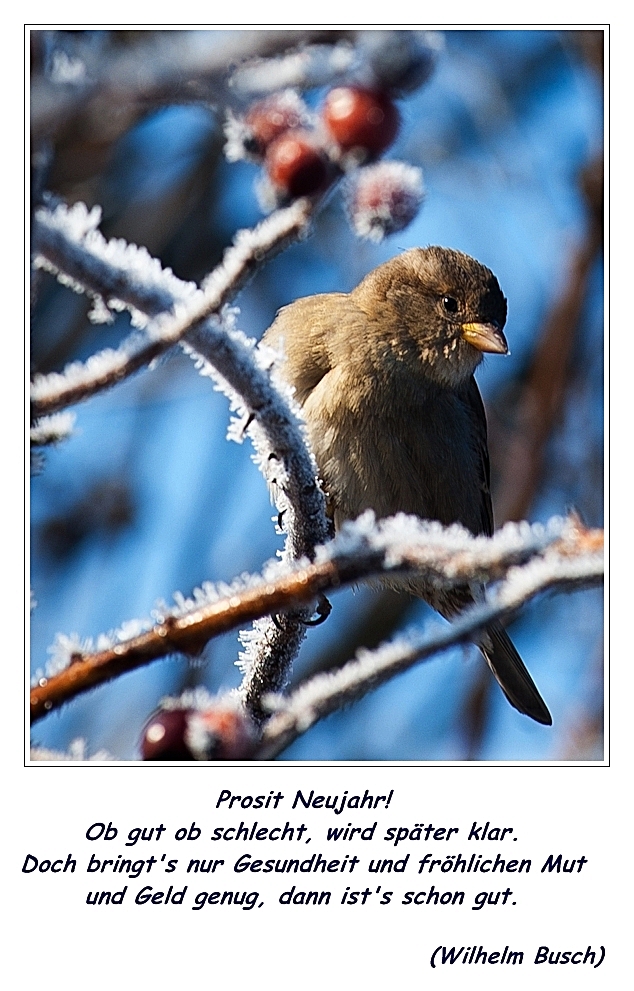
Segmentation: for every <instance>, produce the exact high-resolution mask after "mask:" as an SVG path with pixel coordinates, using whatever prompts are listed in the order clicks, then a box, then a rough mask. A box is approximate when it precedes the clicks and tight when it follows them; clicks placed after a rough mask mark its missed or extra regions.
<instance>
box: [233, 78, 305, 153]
mask: <svg viewBox="0 0 634 991" xmlns="http://www.w3.org/2000/svg"><path fill="white" fill-rule="evenodd" d="M306 112H307V111H306V106H305V104H304V103H303V101H302V100H300V98H299V97H298V96H297V94H296V93H295V92H293V90H285V91H284V92H283V93H276V94H274V95H273V96H269V97H267V98H266V99H264V100H258V101H257V103H253V104H252V105H251V106H250V107H249V110H248V111H247V113H246V115H245V118H244V123H245V124H246V126H247V128H248V131H249V134H250V140H251V146H252V150H253V151H254V152H256V153H257V154H260V155H263V154H264V153H265V151H266V149H267V148H268V146H269V145H270V144H271V142H272V141H274V140H275V138H278V137H279V136H280V134H283V133H284V132H285V131H292V130H295V129H297V128H299V127H300V126H301V124H302V121H303V119H304V118H305V116H306Z"/></svg>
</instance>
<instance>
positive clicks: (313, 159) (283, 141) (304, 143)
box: [266, 131, 328, 199]
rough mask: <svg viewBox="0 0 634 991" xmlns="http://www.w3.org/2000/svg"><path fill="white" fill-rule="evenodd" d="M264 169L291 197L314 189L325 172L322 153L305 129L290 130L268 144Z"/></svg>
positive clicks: (274, 182) (315, 189) (302, 194)
mask: <svg viewBox="0 0 634 991" xmlns="http://www.w3.org/2000/svg"><path fill="white" fill-rule="evenodd" d="M266 171H267V173H268V176H269V179H270V180H271V182H272V183H273V185H274V186H275V187H276V188H277V189H278V190H279V191H280V192H282V193H284V194H285V195H286V196H288V197H290V198H291V199H295V198H296V197H298V196H310V195H311V194H312V193H316V192H317V191H318V190H319V189H321V188H322V186H324V185H325V183H326V179H327V176H328V166H327V164H326V160H325V158H324V156H323V155H322V153H321V151H320V150H319V148H318V147H317V146H316V145H315V143H314V141H313V140H312V138H311V135H310V134H308V133H307V132H305V131H289V132H287V133H286V134H282V135H281V136H280V137H279V138H276V139H275V141H273V143H272V144H271V145H269V148H268V150H267V153H266Z"/></svg>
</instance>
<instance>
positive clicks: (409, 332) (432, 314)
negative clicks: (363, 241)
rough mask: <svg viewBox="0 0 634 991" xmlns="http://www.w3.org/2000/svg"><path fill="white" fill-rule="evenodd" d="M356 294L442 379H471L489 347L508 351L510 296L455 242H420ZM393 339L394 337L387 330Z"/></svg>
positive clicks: (424, 367) (431, 373) (368, 279)
mask: <svg viewBox="0 0 634 991" xmlns="http://www.w3.org/2000/svg"><path fill="white" fill-rule="evenodd" d="M353 296H355V297H356V300H357V302H358V304H359V305H360V306H362V307H363V308H364V309H366V311H367V310H368V308H370V307H371V308H372V309H373V311H374V312H375V313H376V314H380V316H379V319H378V320H377V321H375V323H376V325H381V326H385V327H386V329H387V328H388V327H389V328H390V332H393V331H397V333H396V336H395V337H393V339H394V341H395V343H396V342H398V344H396V346H397V347H401V348H402V347H403V342H404V341H405V340H407V341H408V342H409V347H408V349H407V350H408V353H409V354H410V355H411V354H412V353H414V354H415V355H416V358H417V359H418V360H419V361H420V362H421V363H422V368H421V371H423V372H424V374H425V375H426V376H427V377H428V378H430V379H432V380H433V381H435V382H436V383H437V384H438V385H442V386H448V387H452V386H453V387H455V386H457V385H460V384H461V383H462V382H464V381H466V380H467V379H468V378H469V377H470V376H471V375H472V374H473V372H474V370H475V369H476V367H477V366H478V365H479V363H480V362H481V361H482V357H483V354H484V353H485V352H490V353H492V354H508V353H509V351H508V345H507V343H506V338H505V337H504V334H503V332H502V330H503V327H504V324H505V323H506V299H505V298H504V295H503V293H502V290H501V289H500V286H499V283H498V280H497V279H496V277H495V276H494V274H493V272H491V270H490V269H488V268H486V266H484V265H481V264H480V262H478V261H476V260H475V259H474V258H471V257H470V256H469V255H465V254H463V253H462V252H461V251H454V250H452V249H450V248H438V247H430V248H413V249H411V250H409V251H405V252H403V254H401V255H397V256H396V257H395V258H392V259H391V260H390V261H388V262H386V263H385V264H384V265H379V267H378V268H376V269H374V271H373V272H370V274H369V275H368V276H366V278H365V279H364V280H363V282H361V283H360V285H359V286H358V287H357V289H356V290H354V292H353ZM385 340H386V341H387V336H386V337H385Z"/></svg>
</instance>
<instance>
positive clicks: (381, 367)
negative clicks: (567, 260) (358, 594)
mask: <svg viewBox="0 0 634 991" xmlns="http://www.w3.org/2000/svg"><path fill="white" fill-rule="evenodd" d="M506 315H507V303H506V299H505V297H504V295H503V293H502V290H501V289H500V286H499V283H498V280H497V279H496V277H495V275H494V274H493V272H491V270H490V269H488V268H486V267H485V266H484V265H482V264H480V262H478V261H476V260H475V259H474V258H471V257H470V256H469V255H466V254H463V253H462V252H460V251H455V250H452V249H449V248H441V247H427V248H413V249H411V250H409V251H405V252H403V253H402V254H400V255H398V256H396V257H395V258H392V259H391V260H390V261H388V262H385V263H384V264H382V265H379V266H378V267H377V268H375V269H374V270H373V271H372V272H370V273H369V274H368V275H367V276H366V277H365V278H364V279H363V280H362V281H361V282H360V283H359V285H358V286H357V287H356V288H355V289H353V290H352V292H350V293H341V292H337V293H326V294H323V295H316V296H309V297H306V298H303V299H298V300H296V301H295V302H294V303H291V304H290V305H288V306H285V307H283V308H282V309H281V310H280V311H279V313H278V314H277V316H276V318H275V320H274V322H273V324H272V325H271V326H270V327H269V329H268V330H267V331H266V333H265V335H264V341H265V343H266V344H268V345H271V346H272V347H275V348H277V349H278V350H281V351H282V352H283V354H284V360H283V362H282V365H281V368H280V374H281V375H282V377H283V378H284V379H285V380H286V381H287V382H288V383H289V384H290V385H291V386H292V387H293V388H294V391H295V398H296V400H297V401H298V403H299V404H300V406H301V408H302V412H303V415H304V418H305V420H306V425H307V429H308V435H309V439H310V443H311V446H312V449H313V452H314V454H315V457H316V460H317V465H318V468H319V473H320V478H321V479H322V482H323V485H324V489H325V491H326V495H327V501H328V512H329V514H330V516H331V517H332V519H333V521H334V524H335V528H336V529H338V528H339V527H340V526H341V523H342V522H343V521H344V520H353V519H356V517H358V516H359V515H360V514H361V513H363V512H364V511H365V510H367V509H371V510H373V511H374V513H375V515H376V517H377V518H378V519H381V518H384V517H388V516H393V515H394V514H396V513H399V512H402V513H410V514H415V515H416V516H419V517H422V518H423V519H428V520H438V521H439V522H440V523H442V524H443V525H445V526H449V525H450V524H452V523H460V524H462V525H463V526H464V527H466V528H467V529H468V530H470V531H471V533H473V534H486V535H487V536H490V535H491V534H492V533H493V529H494V525H493V507H492V502H491V488H490V472H489V453H488V446H487V422H486V414H485V410H484V405H483V402H482V398H481V395H480V391H479V389H478V386H477V384H476V381H475V378H474V372H475V370H476V368H477V366H478V365H479V364H480V362H481V361H482V358H483V355H484V354H487V353H489V354H508V345H507V342H506V338H505V336H504V333H503V328H504V325H505V323H506ZM405 586H406V587H407V588H408V589H409V590H410V591H411V592H413V593H414V594H415V595H417V596H419V597H420V598H422V599H424V600H425V601H426V602H428V603H429V604H430V605H431V606H432V607H433V608H434V609H436V610H437V611H438V612H439V613H440V614H441V615H442V616H444V617H445V618H446V619H451V618H452V617H453V616H455V615H456V614H457V613H459V612H460V611H461V610H463V609H465V608H466V607H468V606H469V605H471V604H472V603H473V602H474V601H475V597H474V592H475V595H477V594H478V592H477V590H474V589H473V588H472V587H470V586H467V585H465V586H462V587H460V588H456V589H451V590H449V591H447V590H440V589H438V588H436V587H434V586H432V585H431V584H430V583H426V582H424V581H423V580H422V579H409V580H407V581H406V583H405ZM399 587H401V588H402V587H404V585H403V583H401V584H400V585H399ZM478 646H479V648H480V650H481V652H482V654H483V655H484V658H485V660H486V661H487V663H488V665H489V667H490V668H491V671H492V672H493V674H494V676H495V678H496V679H497V681H498V683H499V685H500V687H501V688H502V691H503V692H504V694H505V695H506V697H507V699H508V701H509V702H510V703H511V705H512V706H514V707H515V708H516V709H518V710H519V711H520V712H522V713H525V714H526V715H527V716H530V717H531V718H532V719H534V720H536V721H537V722H538V723H543V724H545V725H550V724H551V723H552V719H551V716H550V713H549V711H548V708H547V707H546V704H545V703H544V701H543V699H542V698H541V696H540V694H539V692H538V690H537V688H536V686H535V684H534V682H533V680H532V678H531V676H530V674H529V673H528V671H527V669H526V667H525V665H524V663H523V662H522V660H521V658H520V656H519V654H518V652H517V650H516V649H515V647H514V646H513V643H512V641H511V639H510V637H509V636H508V634H507V632H506V630H505V629H504V628H503V627H502V626H501V624H499V623H492V624H490V625H489V626H488V627H487V628H486V629H485V631H484V632H483V634H481V636H480V638H479V640H478Z"/></svg>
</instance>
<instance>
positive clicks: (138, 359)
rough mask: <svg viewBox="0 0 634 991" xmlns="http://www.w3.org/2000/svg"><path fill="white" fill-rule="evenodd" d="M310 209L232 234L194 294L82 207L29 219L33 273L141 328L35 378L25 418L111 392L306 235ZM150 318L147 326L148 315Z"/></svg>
mask: <svg viewBox="0 0 634 991" xmlns="http://www.w3.org/2000/svg"><path fill="white" fill-rule="evenodd" d="M312 212H313V203H311V201H309V200H306V199H302V200H297V201H296V202H295V203H293V204H292V205H291V206H290V207H287V208H285V209H282V210H278V211H276V212H275V213H274V214H272V215H271V216H270V217H267V218H266V219H265V220H263V221H262V222H261V223H260V224H258V225H257V227H255V228H253V230H243V231H238V233H237V235H236V237H235V239H234V243H233V245H232V246H231V247H230V248H228V249H227V251H226V252H225V255H224V258H223V260H222V262H221V263H220V265H218V267H217V268H216V269H214V271H213V272H211V273H210V274H209V275H208V276H207V278H206V279H205V280H204V282H203V284H202V288H201V289H197V288H196V286H195V284H194V283H191V282H182V281H181V280H180V279H177V278H176V276H175V275H174V274H173V273H172V271H171V270H170V269H163V268H162V267H161V264H160V262H159V261H158V260H157V259H155V258H152V257H151V255H150V254H149V253H148V252H147V251H146V249H145V248H139V247H137V246H136V245H134V244H126V242H125V241H123V240H120V239H111V240H110V241H106V239H105V238H104V237H103V235H102V234H101V233H100V231H99V230H98V229H97V228H98V224H99V221H100V219H101V211H100V210H99V208H98V207H94V208H93V209H92V210H91V211H90V212H89V211H88V210H87V209H86V207H85V206H84V204H83V203H78V204H76V205H75V206H73V207H71V208H70V209H69V208H68V207H67V206H66V205H65V204H61V205H58V206H57V207H55V209H53V210H50V209H48V208H46V207H43V208H41V209H40V210H38V211H37V213H36V219H35V227H34V244H35V259H34V264H35V265H36V267H40V268H45V269H47V270H48V271H50V272H53V273H54V274H55V275H56V276H57V277H58V279H59V280H60V281H61V282H62V283H63V284H65V285H68V286H69V287H70V288H72V289H74V290H75V291H76V292H87V293H89V295H91V296H92V297H93V298H95V299H96V301H97V306H98V309H99V311H100V312H101V313H102V314H103V315H106V316H107V314H108V312H109V311H110V310H122V309H124V308H127V309H129V310H130V312H131V314H132V320H133V324H135V323H136V325H137V326H143V325H145V324H147V326H146V327H145V330H144V332H143V333H139V332H137V333H133V334H131V335H129V336H128V337H127V338H126V339H125V340H124V341H123V343H122V344H121V345H120V346H119V347H118V348H117V349H111V348H108V349H105V350H103V351H101V352H99V353H97V354H95V355H92V357H91V358H89V359H88V361H87V362H85V363H81V362H74V363H73V364H71V365H68V366H67V367H66V368H65V369H64V371H63V372H61V373H58V372H52V373H50V374H48V375H36V376H35V379H34V381H33V383H32V387H31V404H32V414H33V416H35V417H38V416H44V415H46V414H50V413H55V412H57V411H58V410H61V409H64V408H65V407H67V406H70V405H72V404H73V403H77V402H80V401H81V400H84V399H87V398H89V397H90V396H92V395H95V393H97V392H101V391H103V390H104V389H108V388H111V387H112V386H113V385H116V384H117V382H120V381H121V380H122V379H124V378H126V377H128V376H129V375H132V374H133V373H134V372H136V371H138V370H139V369H140V368H143V367H144V366H146V365H149V364H150V362H151V361H153V360H154V359H155V358H157V357H158V356H159V355H161V354H163V353H164V352H165V351H167V350H168V349H169V348H170V347H172V346H173V345H174V344H176V343H178V342H179V340H180V339H181V338H182V337H184V336H185V334H186V333H187V332H188V331H189V330H190V329H192V328H193V327H194V326H196V325H197V324H199V323H200V322H202V321H203V320H205V319H206V318H207V317H208V316H210V315H211V314H217V313H219V312H220V310H221V309H222V307H223V306H225V305H226V304H227V303H229V302H231V300H232V299H233V298H234V297H235V295H236V294H237V293H238V291H239V290H240V289H241V288H242V287H243V285H244V284H245V282H246V281H247V279H248V278H250V277H251V276H252V275H253V273H254V271H255V270H256V268H257V267H258V266H259V265H261V264H264V262H266V261H268V260H269V259H270V258H272V257H273V256H274V255H275V254H277V253H278V252H279V251H282V250H283V249H284V248H285V247H286V246H287V245H288V244H290V243H291V242H292V241H295V240H297V239H299V238H301V237H302V236H303V235H305V234H306V233H307V231H308V226H309V223H310V219H311V216H312ZM148 316H150V317H155V318H156V319H154V320H152V321H151V322H149V323H148V321H147V317H148Z"/></svg>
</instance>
